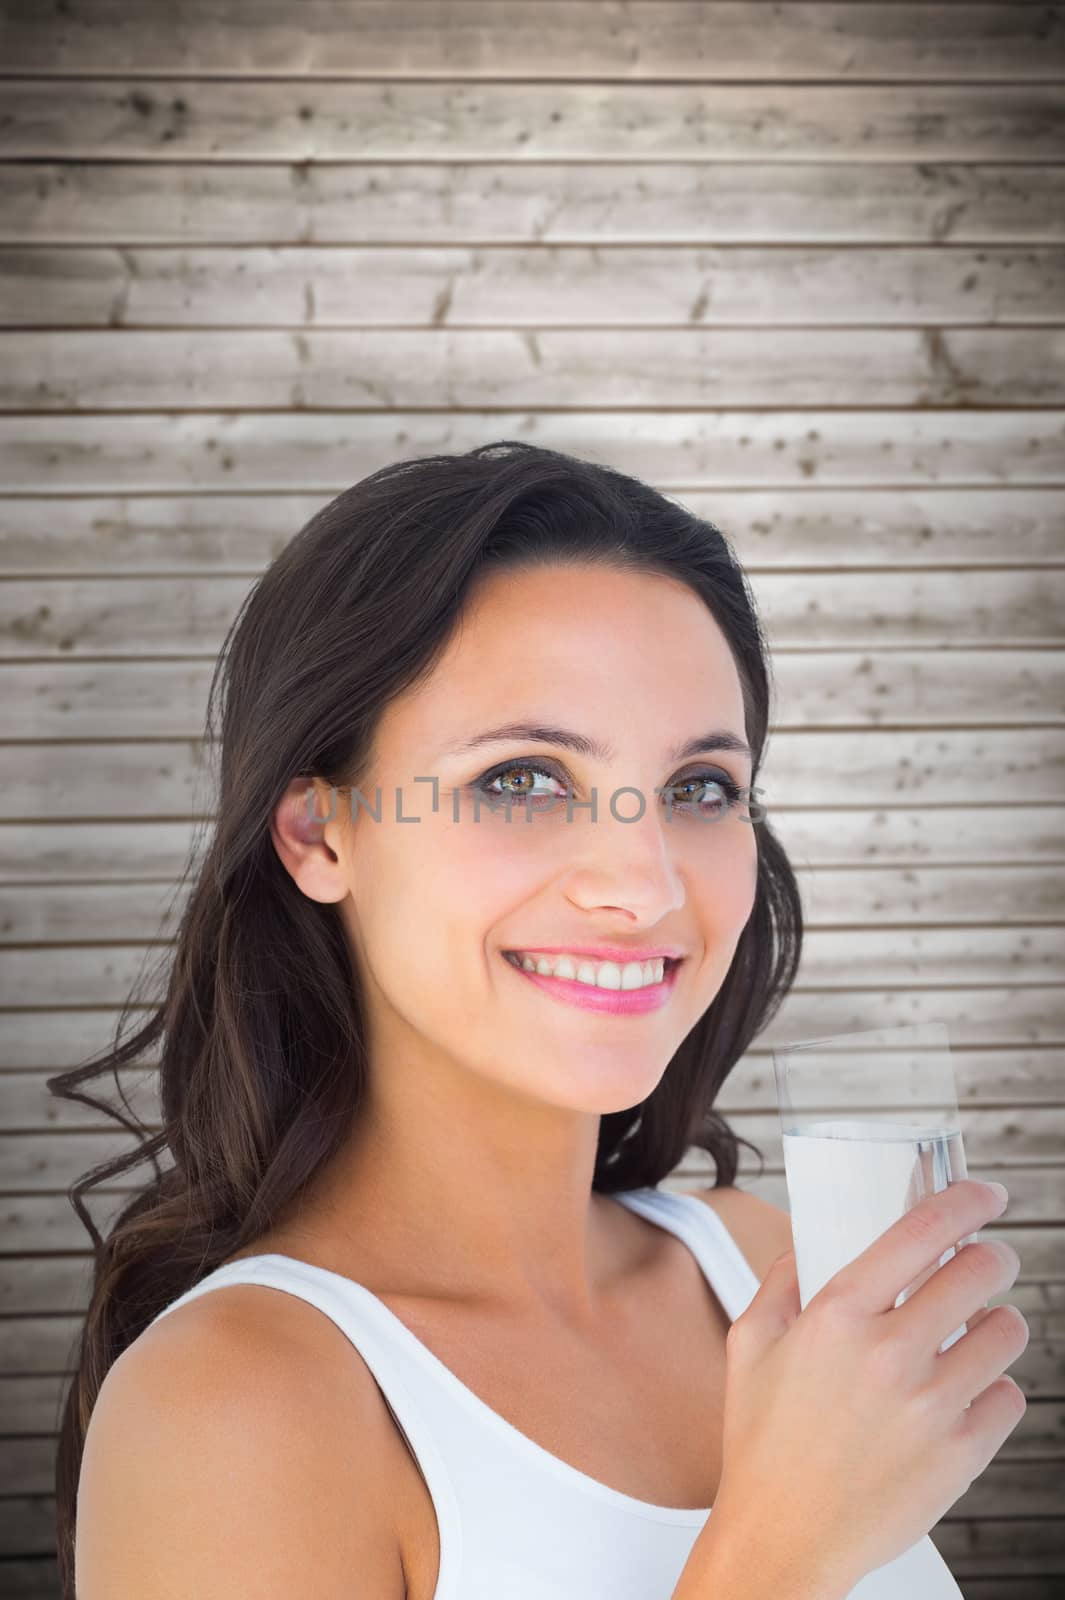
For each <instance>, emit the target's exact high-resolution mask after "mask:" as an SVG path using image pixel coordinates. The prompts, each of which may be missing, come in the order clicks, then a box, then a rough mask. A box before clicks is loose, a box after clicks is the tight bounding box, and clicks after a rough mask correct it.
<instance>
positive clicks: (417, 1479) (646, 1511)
mask: <svg viewBox="0 0 1065 1600" xmlns="http://www.w3.org/2000/svg"><path fill="white" fill-rule="evenodd" d="M769 710H770V708H769V675H768V664H767V660H766V654H765V646H764V640H763V637H762V634H761V630H760V628H759V624H758V621H757V617H756V615H755V611H754V608H753V605H752V601H751V597H750V593H749V590H748V586H747V583H746V581H745V578H744V575H743V573H742V571H741V569H740V568H739V566H738V564H737V563H736V561H735V559H734V557H733V555H732V552H731V550H730V548H729V545H728V543H727V541H726V540H725V538H724V537H723V536H722V534H721V533H720V532H719V531H718V530H717V529H716V528H715V527H713V526H712V525H711V524H709V523H708V522H706V521H704V520H701V519H699V518H698V517H695V516H693V515H692V514H691V513H690V512H688V511H686V510H685V509H684V508H683V507H681V506H679V505H677V504H676V503H674V502H672V501H670V500H667V499H666V498H664V497H663V496H662V495H660V494H658V493H656V492H655V491H654V490H652V489H651V488H649V487H648V486H647V485H645V484H643V483H642V482H640V481H639V480H637V479H635V478H632V477H628V476H626V475H624V474H622V473H619V472H616V471H614V470H612V469H609V468H606V467H603V466H598V465H594V464H591V463H588V462H584V461H580V460H577V459H575V458H573V457H570V456H566V455H563V454H560V453H558V452H554V451H550V450H544V449H537V448H535V447H532V446H528V445H524V444H517V443H512V442H509V441H502V442H500V443H497V444H493V445H486V446H484V447H482V448H480V449H478V450H474V451H471V452H470V453H469V454H467V455H461V456H437V457H430V458H427V459H423V460H417V461H406V462H401V463H399V464H397V465H395V466H391V467H386V468H383V469H381V470H380V471H379V472H376V473H374V474H373V475H372V476H371V477H369V478H367V479H365V480H364V481H363V482H361V483H358V484H356V485H355V486H354V487H353V488H351V489H349V490H348V491H346V492H345V493H344V494H342V495H340V496H339V497H338V498H337V499H336V500H334V501H333V502H331V503H330V504H329V505H328V506H326V507H325V508H324V509H323V510H322V511H321V512H319V513H318V515H317V516H315V517H314V518H313V519H312V521H311V522H310V523H309V524H308V525H307V526H306V527H305V528H304V529H303V531H302V532H301V533H299V534H298V535H297V536H296V537H295V538H293V540H292V541H291V542H290V544H289V545H288V546H287V547H286V548H285V550H284V551H283V552H282V554H281V555H280V556H279V557H278V558H277V560H275V561H274V562H273V564H272V565H271V566H270V567H269V568H268V569H267V571H266V572H265V573H264V574H263V576H262V578H261V579H260V581H259V583H258V584H257V585H256V587H255V589H254V590H253V592H252V593H251V595H250V596H249V598H248V601H247V602H246V605H245V608H244V609H243V611H242V613H241V615H240V616H239V617H238V618H237V619H236V621H235V623H234V625H233V628H232V629H231V632H230V635H229V637H228V638H227V640H226V644H225V647H224V649H223V652H222V656H221V658H220V660H219V664H218V669H217V671H216V675H215V680H214V683H213V684H212V691H211V699H210V705H209V707H208V729H207V731H208V735H209V736H211V737H218V745H219V750H220V756H221V766H220V786H219V795H218V802H217V810H216V819H215V824H214V831H213V835H212V838H211V840H210V844H209V849H208V851H207V854H206V857H205V859H204V860H203V861H202V863H198V864H197V867H196V875H195V879H194V882H193V883H192V886H191V893H190V896H189V901H188V906H187V909H186V912H185V915H184V920H183V922H182V925H181V928H180V932H179V936H178V939H177V942H176V950H175V953H174V958H173V966H172V970H171V973H170V980H169V989H168V993H167V996H166V999H165V1002H164V1003H163V1004H162V1005H161V1006H159V1007H158V1008H156V1009H155V1010H154V1011H153V1013H152V1014H151V1017H150V1020H149V1021H148V1023H147V1024H146V1025H144V1026H142V1027H140V1028H139V1029H138V1030H137V1031H135V1032H133V1033H132V1034H131V1036H130V1037H129V1038H128V1039H127V1040H125V1041H124V1042H123V1043H121V1044H118V1043H117V1041H116V1048H115V1050H114V1051H113V1052H111V1053H109V1054H108V1056H106V1057H105V1058H103V1059H101V1060H96V1061H93V1062H90V1063H88V1064H87V1065H85V1066H83V1067H81V1068H78V1069H76V1070H75V1071H72V1072H69V1073H64V1074H61V1075H59V1076H58V1077H55V1078H53V1079H51V1080H50V1086H51V1087H52V1089H53V1090H54V1092H56V1093H57V1094H60V1095H66V1094H73V1093H75V1092H76V1093H77V1095H78V1097H79V1098H84V1094H85V1090H84V1083H85V1080H86V1079H87V1078H90V1077H93V1076H96V1075H100V1074H102V1073H103V1072H105V1071H108V1070H110V1068H111V1067H112V1066H113V1065H115V1064H118V1063H128V1062H129V1061H131V1060H134V1059H136V1058H137V1057H139V1056H141V1055H142V1054H143V1053H145V1052H146V1051H148V1050H151V1049H155V1050H157V1051H158V1054H159V1060H160V1091H161V1099H162V1108H163V1114H164V1121H165V1128H164V1132H163V1134H161V1135H158V1136H155V1137H151V1136H147V1135H146V1136H145V1138H144V1140H143V1143H142V1145H141V1146H140V1147H139V1149H138V1151H136V1152H135V1153H134V1155H133V1156H131V1157H127V1158H125V1159H124V1160H122V1161H118V1162H115V1163H112V1164H111V1165H110V1167H108V1168H104V1169H96V1170H95V1171H94V1173H92V1174H91V1175H90V1179H89V1180H86V1181H85V1182H84V1183H83V1184H82V1186H81V1187H80V1189H79V1190H78V1191H77V1200H76V1203H77V1205H78V1210H79V1215H81V1216H82V1219H83V1220H84V1221H85V1222H86V1226H87V1227H90V1229H91V1231H92V1232H93V1234H94V1240H95V1243H96V1246H97V1250H96V1272H95V1281H94V1285H93V1289H92V1298H91V1304H90V1308H89V1312H88V1316H87V1318H86V1321H85V1325H84V1329H83V1333H82V1338H81V1344H80V1349H79V1352H78V1361H77V1370H76V1373H75V1376H74V1380H73V1383H72V1385H71V1388H70V1391H69V1394H68V1397H67V1401H66V1408H65V1412H64V1419H63V1429H62V1436H61V1446H60V1464H59V1480H58V1486H57V1487H58V1502H59V1514H60V1534H61V1538H60V1547H59V1549H60V1561H61V1569H62V1571H63V1573H64V1585H65V1594H66V1596H67V1597H68V1600H73V1595H74V1584H75V1576H76V1578H77V1594H78V1600H97V1597H102V1596H104V1595H108V1596H110V1595H115V1594H120V1593H121V1594H127V1593H128V1594H134V1593H136V1594H141V1593H149V1592H150V1593H152V1594H153V1595H156V1596H159V1597H164V1600H165V1597H167V1596H170V1595H174V1596H176V1595H177V1594H179V1593H181V1594H185V1593H188V1592H190V1591H195V1592H196V1593H197V1594H198V1595H200V1596H206V1597H208V1600H210V1597H211V1596H214V1595H218V1596H221V1595H223V1594H230V1593H234V1592H239V1591H240V1590H241V1589H242V1588H246V1587H247V1579H248V1577H249V1575H250V1573H251V1572H252V1571H254V1572H255V1575H256V1584H257V1586H258V1587H257V1591H256V1592H257V1593H261V1594H263V1595H264V1596H266V1595H268V1596H273V1595H275V1594H276V1595H277V1596H280V1595H282V1594H287V1593H291V1592H293V1589H294V1588H295V1587H300V1588H304V1589H306V1588H316V1589H321V1590H322V1591H323V1592H328V1591H329V1589H330V1586H332V1590H333V1592H335V1593H341V1592H343V1587H344V1584H345V1582H347V1583H348V1584H350V1574H351V1573H352V1572H353V1571H359V1572H360V1574H361V1575H362V1577H363V1579H364V1585H363V1592H372V1593H374V1594H375V1595H380V1596H382V1597H385V1600H387V1597H388V1596H396V1597H397V1600H398V1597H400V1596H404V1597H409V1600H487V1597H489V1596H491V1597H493V1600H497V1597H498V1596H499V1595H502V1594H506V1595H508V1596H514V1597H516V1600H524V1597H530V1600H531V1597H533V1596H536V1597H541V1596H546V1595H548V1594H550V1595H551V1596H553V1597H556V1600H567V1597H572V1600H577V1597H578V1596H579V1597H580V1600H587V1597H588V1596H589V1595H590V1594H592V1593H603V1594H610V1595H611V1596H615V1597H617V1600H626V1597H631V1600H666V1597H667V1596H669V1595H670V1594H671V1593H672V1592H673V1587H674V1585H675V1583H676V1581H677V1579H678V1577H679V1575H680V1573H681V1571H682V1569H683V1568H684V1566H685V1562H686V1560H687V1558H688V1556H689V1553H690V1551H691V1549H692V1545H693V1541H694V1540H695V1538H696V1535H697V1534H698V1532H699V1529H700V1528H701V1527H702V1526H703V1524H704V1523H705V1522H706V1519H707V1516H708V1512H709V1509H710V1507H711V1506H712V1505H713V1502H714V1499H715V1496H716V1494H717V1489H718V1485H719V1482H720V1479H721V1472H722V1459H721V1419H722V1408H723V1400H724V1379H725V1339H726V1335H727V1333H728V1329H729V1325H730V1322H731V1321H733V1320H734V1319H735V1318H736V1317H737V1316H739V1315H740V1313H741V1312H742V1311H743V1309H744V1307H745V1306H746V1305H747V1304H748V1303H749V1302H750V1300H751V1298H752V1296H753V1295H754V1294H755V1293H756V1291H757V1289H758V1284H759V1280H760V1278H761V1277H762V1276H763V1275H764V1271H765V1270H766V1269H767V1267H768V1263H769V1259H771V1258H772V1257H775V1256H777V1255H779V1254H780V1252H781V1250H783V1249H785V1248H786V1243H785V1242H784V1241H785V1240H786V1236H787V1226H788V1221H787V1217H786V1214H784V1213H782V1212H779V1211H778V1210H777V1209H776V1208H774V1207H771V1206H768V1205H766V1204H765V1203H764V1202H761V1201H756V1200H754V1199H753V1197H750V1196H743V1195H741V1194H740V1192H739V1191H737V1190H735V1189H734V1188H733V1187H732V1185H733V1183H734V1179H735V1176H736V1171H737V1156H738V1145H739V1143H740V1141H739V1139H738V1138H737V1136H736V1135H735V1134H734V1133H733V1132H732V1130H731V1129H730V1128H729V1126H728V1124H727V1122H726V1121H725V1119H724V1118H723V1117H721V1116H720V1115H719V1114H718V1113H717V1112H716V1111H715V1110H714V1104H715V1100H716V1098H717V1095H718V1093H719V1091H720V1089H721V1086H722V1084H723V1083H724V1081H725V1079H726V1078H727V1076H728V1074H729V1072H730V1071H731V1069H732V1068H733V1066H734V1065H735V1064H736V1062H737V1061H739V1059H740V1058H741V1057H742V1055H743V1054H744V1052H745V1050H746V1049H747V1048H748V1046H749V1045H750V1043H751V1041H752V1040H753V1039H754V1038H756V1037H757V1035H758V1034H759V1032H760V1031H761V1030H762V1029H763V1028H764V1027H765V1025H766V1023H767V1022H768V1020H769V1019H770V1018H771V1016H772V1015H773V1013H774V1011H775V1009H776V1007H777V1006H778V1005H779V1004H780V1001H781V1000H782V998H783V996H784V994H785V993H786V992H787V990H788V988H789V987H790V985H791V983H792V981H793V980H794V976H795V972H796V969H797V966H798V961H799V954H800V949H801V940H802V917H801V908H800V902H799V895H798V891H797V887H796V882H795V878H794V875H793V873H792V870H791V867H790V865H789V863H788V860H787V858H786V856H785V854H784V851H783V850H782V848H781V846H780V844H779V842H778V840H777V839H776V837H775V835H774V833H773V831H772V828H771V826H770V824H769V822H768V820H767V819H766V817H765V815H764V814H762V815H758V814H757V812H758V810H759V808H756V807H755V806H753V805H750V804H749V802H750V799H751V796H753V795H754V794H756V793H757V792H758V791H757V789H756V786H755V780H756V778H757V775H758V770H759V766H760V763H761V761H762V757H763V753H764V748H765V741H766V735H767V730H768V726H769ZM219 712H220V733H219V734H218V735H216V734H215V733H214V728H215V725H216V722H217V721H218V718H219ZM707 730H709V731H707ZM383 794H385V795H388V796H389V800H388V802H387V803H385V804H381V796H382V795H383ZM341 795H343V796H345V797H346V800H347V803H346V804H338V803H337V802H338V798H339V797H340V796H341ZM393 797H394V804H393ZM190 870H191V868H190ZM97 1103H98V1104H101V1105H102V1106H103V1107H104V1109H107V1107H106V1103H105V1102H97ZM692 1146H697V1147H700V1148H702V1149H703V1150H705V1151H706V1152H707V1153H708V1154H709V1155H710V1156H711V1157H712V1159H713V1161H714V1163H715V1166H716V1178H717V1182H716V1187H715V1189H714V1190H712V1191H707V1192H705V1193H704V1194H702V1195H700V1196H698V1197H692V1196H683V1195H677V1194H675V1193H671V1192H669V1191H666V1190H662V1189H660V1188H659V1187H658V1186H659V1185H660V1183H661V1182H662V1180H663V1179H666V1178H668V1177H669V1176H670V1174H671V1173H672V1172H673V1171H674V1170H675V1168H676V1167H677V1166H678V1164H679V1163H680V1161H681V1159H682V1158H683V1156H684V1155H685V1153H686V1152H687V1151H688V1150H689V1149H690V1148H691V1147H692ZM752 1148H753V1147H752ZM164 1150H165V1151H166V1153H167V1154H168V1155H169V1156H170V1158H171V1160H170V1162H169V1164H168V1165H167V1166H166V1168H165V1170H163V1172H162V1173H161V1174H160V1175H159V1176H158V1177H157V1179H156V1180H155V1182H153V1183H151V1184H149V1185H147V1186H146V1187H145V1188H144V1189H143V1191H142V1192H140V1193H139V1194H138V1195H137V1196H136V1198H135V1199H134V1200H133V1201H132V1202H131V1203H130V1204H129V1205H128V1206H127V1207H126V1208H125V1210H124V1211H123V1212H122V1214H121V1215H120V1216H119V1218H118V1220H117V1221H116V1223H115V1224H114V1226H113V1228H112V1230H111V1232H110V1234H109V1236H108V1237H107V1238H104V1239H101V1238H100V1237H99V1235H98V1234H97V1233H96V1230H95V1228H94V1227H93V1225H92V1223H91V1219H89V1217H88V1213H87V1211H85V1210H84V1208H83V1206H82V1204H81V1194H82V1193H83V1192H84V1190H85V1189H86V1188H87V1187H88V1186H89V1182H90V1181H91V1182H106V1181H107V1180H108V1179H109V1178H112V1177H114V1176H115V1175H116V1174H117V1173H118V1172H120V1171H124V1170H125V1169H126V1168H127V1167H129V1166H130V1165H132V1164H133V1163H134V1161H136V1160H139V1159H142V1158H143V1157H144V1156H152V1157H154V1156H155V1155H156V1154H158V1153H160V1152H162V1151H164ZM271 1289H272V1290H274V1291H275V1292H274V1293H272V1294H271V1293H268V1292H266V1291H268V1290H271ZM278 1290H280V1291H282V1292H281V1293H278V1292H276V1291H278ZM323 1313H324V1315H323ZM338 1330H339V1332H340V1334H341V1335H343V1337H342V1338H339V1339H338ZM664 1344H665V1347H666V1348H665V1349H664ZM338 1417H340V1418H341V1426H340V1427H339V1428H338V1427H337V1418H338ZM75 1511H77V1518H78V1522H77V1529H75ZM76 1534H77V1537H75V1535H76ZM205 1572H206V1573H209V1574H210V1576H209V1578H207V1579H205ZM207 1585H209V1587H208V1586H207Z"/></svg>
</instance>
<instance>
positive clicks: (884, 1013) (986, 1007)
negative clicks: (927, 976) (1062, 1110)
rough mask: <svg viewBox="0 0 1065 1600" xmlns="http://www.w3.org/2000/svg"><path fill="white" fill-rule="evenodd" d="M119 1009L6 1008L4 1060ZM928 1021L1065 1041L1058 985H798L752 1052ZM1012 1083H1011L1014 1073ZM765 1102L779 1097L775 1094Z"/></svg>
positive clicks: (37, 1051)
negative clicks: (872, 988) (907, 988)
mask: <svg viewBox="0 0 1065 1600" xmlns="http://www.w3.org/2000/svg"><path fill="white" fill-rule="evenodd" d="M124 1000H125V996H123V1001H124ZM120 1014H121V1013H120V1011H119V1009H117V1008H115V1007H107V1006H100V1007H95V1008H92V1009H88V1008H84V1009H79V1008H77V1007H75V1006H66V1007H59V1006H56V1005H54V1004H52V1005H49V1006H48V1007H47V1009H45V1010H41V1011H32V1010H20V1009H18V1008H13V1009H11V1010H6V1011H0V1063H3V1065H4V1067H7V1068H30V1069H33V1070H41V1071H43V1070H45V1069H48V1070H49V1071H56V1072H58V1071H59V1070H61V1069H63V1068H67V1067H72V1066H74V1065H75V1064H78V1063H81V1062H84V1061H87V1060H88V1059H89V1058H90V1057H92V1056H95V1055H96V1054H98V1053H99V1052H101V1051H103V1050H105V1049H107V1048H109V1047H110V1045H111V1043H112V1041H113V1038H114V1032H115V1028H116V1026H117V1025H118V1023H119V1020H120ZM147 1020H148V1010H147V1006H146V1005H145V1003H144V1002H143V1001H141V1002H139V1003H137V1004H135V1005H133V1006H132V1007H131V1022H132V1024H133V1026H138V1025H143V1024H144V1023H145V1022H147ZM921 1022H947V1023H948V1025H949V1027H950V1037H951V1047H952V1051H953V1052H955V1053H957V1052H959V1051H961V1052H968V1051H986V1050H1001V1051H1007V1052H1010V1053H1014V1052H1015V1053H1016V1059H1017V1062H1018V1066H1017V1078H1018V1082H1020V1081H1021V1080H1022V1078H1023V1076H1024V1067H1023V1062H1024V1060H1025V1059H1026V1052H1028V1051H1032V1050H1035V1051H1041V1050H1049V1049H1053V1048H1055V1047H1059V1046H1060V1045H1062V1044H1063V1043H1065V1029H1063V1027H1062V1019H1061V1016H1060V1002H1058V1001H1057V1000H1056V997H1055V995H1054V992H1053V990H1052V989H1025V988H1020V989H1008V988H1002V989H990V990H989V989H984V990H976V991H974V990H972V989H948V990H939V991H929V990H916V991H912V992H907V993H906V994H899V993H898V992H896V991H877V992H875V993H873V992H867V991H864V990H859V991H849V992H847V991H843V992H841V991H838V990H835V991H834V990H825V991H821V990H809V991H807V990H803V989H795V990H792V991H791V993H790V994H789V995H788V997H787V999H786V1000H785V1001H784V1004H783V1006H782V1007H781V1010H780V1011H779V1012H778V1013H777V1015H776V1017H774V1019H773V1020H772V1021H771V1022H770V1023H769V1024H768V1026H767V1027H766V1029H765V1031H764V1032H763V1033H761V1034H759V1036H758V1046H759V1048H758V1051H752V1057H754V1056H756V1055H760V1056H761V1057H762V1058H763V1059H762V1061H761V1063H760V1066H759V1068H758V1069H756V1070H757V1071H765V1070H766V1061H765V1057H766V1056H767V1055H768V1053H769V1052H771V1051H772V1050H773V1049H775V1048H776V1047H777V1045H779V1044H787V1043H792V1042H794V1041H795V1040H797V1039H817V1038H824V1037H826V1036H827V1035H829V1034H835V1033H854V1032H858V1031H860V1030H863V1029H871V1028H884V1027H892V1026H902V1025H904V1024H906V1025H908V1024H911V1023H921ZM736 1070H737V1071H739V1070H740V1068H739V1067H737V1069H736ZM752 1070H755V1069H753V1068H752ZM1032 1070H1033V1071H1035V1072H1036V1081H1037V1082H1042V1081H1045V1073H1046V1072H1047V1071H1048V1070H1050V1069H1047V1068H1043V1069H1038V1068H1033V1069H1032ZM1006 1082H1007V1084H1008V1082H1009V1080H1008V1077H1007V1079H1006ZM1018 1095H1019V1096H1020V1098H1022V1099H1028V1100H1036V1099H1040V1100H1041V1099H1052V1100H1058V1099H1060V1098H1062V1097H1061V1096H1060V1095H1059V1094H1057V1093H1051V1094H1049V1095H1043V1094H1041V1093H1033V1092H1029V1093H1028V1094H1027V1095H1024V1094H1023V1093H1022V1091H1021V1090H1020V1089H1018ZM995 1098H996V1099H997V1100H999V1101H1000V1102H1004V1103H1006V1104H1012V1103H1013V1099H1012V1094H1011V1093H1008V1092H1007V1093H1005V1094H999V1095H997V1096H995ZM747 1103H748V1104H751V1103H753V1104H759V1103H761V1102H759V1101H757V1100H756V1101H754V1102H750V1101H748V1102H747ZM765 1103H766V1104H775V1101H769V1100H767V1101H766V1102H765Z"/></svg>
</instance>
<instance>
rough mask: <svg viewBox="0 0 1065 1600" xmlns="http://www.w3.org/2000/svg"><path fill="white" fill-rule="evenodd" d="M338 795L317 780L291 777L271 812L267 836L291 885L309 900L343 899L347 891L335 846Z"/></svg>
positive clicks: (340, 801)
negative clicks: (294, 885) (287, 874)
mask: <svg viewBox="0 0 1065 1600" xmlns="http://www.w3.org/2000/svg"><path fill="white" fill-rule="evenodd" d="M343 804H344V800H343V797H342V793H341V792H340V791H338V790H337V789H336V788H335V787H334V786H333V785H331V784H327V783H324V782H323V781H322V779H320V778H308V777H305V776H304V777H297V778H293V779H292V781H291V782H290V783H289V785H288V787H287V788H286V790H285V793H284V794H283V796H282V797H281V799H280V800H279V801H278V803H277V805H276V806H275V807H274V811H273V815H272V816H271V818H270V837H271V839H272V840H273V842H274V849H275V850H276V851H277V853H278V856H279V857H280V859H281V861H282V864H283V865H284V866H285V868H286V870H287V871H288V872H289V874H290V875H291V877H292V879H293V881H294V882H295V883H296V884H297V885H298V886H299V888H300V889H302V891H303V893H304V894H305V895H307V896H308V898H309V899H311V900H320V901H322V902H323V903H324V904H329V903H333V902H336V901H338V900H343V899H344V897H345V896H346V895H347V894H348V892H349V887H350V886H349V884H348V881H347V878H346V876H345V872H344V863H343V861H342V859H341V857H340V856H339V855H338V853H337V851H336V850H335V849H334V848H333V844H331V843H330V842H329V841H330V840H332V841H333V843H336V844H339V842H340V838H339V832H340V829H341V828H342V826H343V821H342V819H341V818H340V816H339V813H340V810H341V807H342V806H343Z"/></svg>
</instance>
